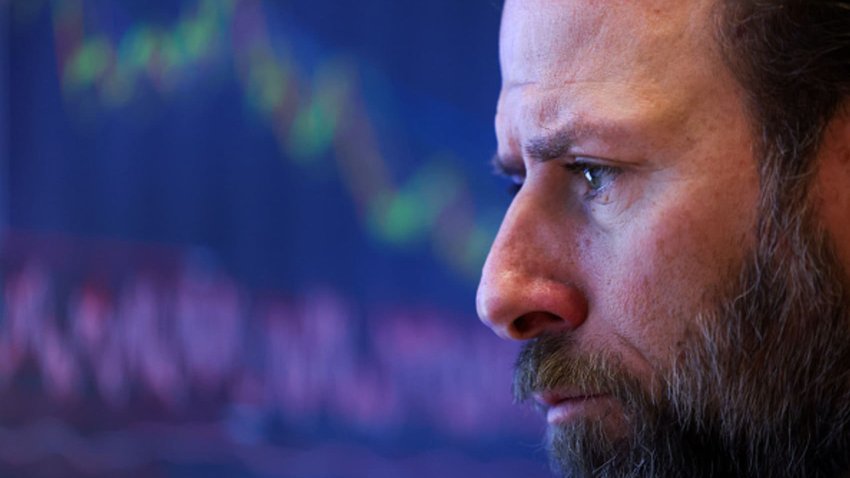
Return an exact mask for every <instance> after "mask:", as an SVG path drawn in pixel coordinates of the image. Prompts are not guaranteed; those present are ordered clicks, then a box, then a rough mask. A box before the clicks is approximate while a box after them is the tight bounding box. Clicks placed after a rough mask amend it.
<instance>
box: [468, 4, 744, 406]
mask: <svg viewBox="0 0 850 478" xmlns="http://www.w3.org/2000/svg"><path fill="white" fill-rule="evenodd" d="M709 6H710V5H708V4H707V2H675V1H670V2H646V1H639V2H613V1H612V2H599V1H595V0H584V1H583V0H521V1H511V0H509V1H508V2H507V4H506V5H505V11H504V18H503V24H502V35H501V62H502V74H503V89H502V92H501V96H500V98H499V105H498V113H497V116H496V132H497V136H498V156H499V158H501V159H500V160H499V162H500V163H501V164H500V166H501V168H502V169H504V170H505V171H507V172H508V173H509V174H512V175H516V176H517V180H521V181H522V187H521V189H520V190H519V192H518V193H517V195H516V197H515V199H514V201H513V203H512V204H511V207H510V209H509V210H508V212H507V214H506V216H505V219H504V222H503V223H502V227H501V230H500V231H499V235H498V237H497V239H496V242H495V244H494V245H493V247H492V250H491V251H490V256H489V257H488V260H487V264H486V265H485V267H484V273H483V277H482V280H481V285H480V288H479V291H478V308H479V313H480V315H481V317H482V319H483V320H484V321H485V322H486V323H487V324H488V325H490V326H491V327H492V328H493V329H494V330H495V331H496V332H497V333H498V334H499V335H502V336H505V337H511V338H517V339H528V338H532V337H535V336H537V335H539V334H541V333H544V332H555V333H560V332H564V333H569V334H570V335H571V337H572V340H573V341H574V342H575V346H576V347H577V348H578V349H580V350H582V351H585V352H588V353H591V352H596V351H605V352H608V353H614V354H616V355H618V356H619V357H620V358H621V361H622V364H623V366H624V367H626V368H627V369H628V370H629V372H630V373H631V374H633V375H634V376H636V377H639V378H640V380H641V381H642V382H643V383H645V384H647V386H650V384H651V382H652V381H653V380H654V379H655V377H656V376H657V370H658V369H659V368H665V367H668V366H669V365H670V364H671V362H672V360H673V358H674V357H673V354H674V353H676V351H677V347H676V344H677V342H679V341H680V340H681V338H682V336H683V334H684V330H685V329H686V328H687V327H688V326H689V324H688V321H689V319H688V317H692V316H693V315H694V313H695V312H697V311H700V310H701V309H703V308H705V307H706V306H707V305H708V304H709V301H710V300H711V299H712V297H710V296H708V295H707V294H708V293H710V292H712V291H713V290H714V289H715V288H716V285H717V284H718V283H719V282H721V281H723V280H725V279H726V278H727V277H728V274H729V272H730V271H731V270H733V269H734V270H735V271H737V269H738V264H740V262H741V260H742V257H743V255H744V252H745V251H746V250H747V248H748V247H750V246H751V245H752V243H753V238H752V237H751V236H752V231H753V227H754V217H755V216H754V215H755V210H756V200H757V197H758V190H759V183H758V178H757V174H756V168H755V160H754V159H753V153H752V144H751V141H750V136H749V134H748V131H749V130H748V127H747V123H746V117H745V114H744V111H743V107H742V102H741V100H740V99H739V97H738V96H737V95H738V90H737V89H736V87H735V83H734V82H733V81H732V79H731V78H730V77H729V75H728V74H727V73H726V70H725V68H724V67H723V65H722V64H721V63H720V61H719V60H718V59H717V57H716V55H715V53H714V52H713V50H712V45H714V41H713V39H712V36H711V32H710V31H709V30H708V25H709V23H708V15H709V8H708V7H709ZM541 156H542V157H541ZM555 392H556V393H557V391H555ZM595 402H596V400H585V401H584V402H582V403H581V404H580V405H577V406H576V407H572V408H574V409H576V410H575V412H576V413H575V414H577V415H582V414H584V413H586V412H589V411H590V409H594V410H597V409H601V408H605V409H606V410H607V409H608V408H609V407H608V405H615V404H606V406H605V407H601V406H597V405H598V404H597V403H595ZM597 411H599V410H597ZM571 413H572V412H571ZM553 415H557V414H556V413H554V412H553ZM552 418H557V417H552Z"/></svg>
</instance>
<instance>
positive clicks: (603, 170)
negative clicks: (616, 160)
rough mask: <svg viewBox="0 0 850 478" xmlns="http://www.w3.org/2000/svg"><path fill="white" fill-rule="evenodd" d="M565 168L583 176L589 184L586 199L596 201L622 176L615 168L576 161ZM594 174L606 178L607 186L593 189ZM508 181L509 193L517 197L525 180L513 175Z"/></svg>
mask: <svg viewBox="0 0 850 478" xmlns="http://www.w3.org/2000/svg"><path fill="white" fill-rule="evenodd" d="M564 168H565V169H566V170H567V171H569V172H570V173H572V174H574V175H576V176H581V178H582V179H583V180H584V181H586V182H587V185H588V191H587V193H585V199H588V200H592V199H595V198H596V197H597V196H598V195H599V194H600V193H602V192H605V190H606V189H607V188H608V186H609V185H610V184H611V182H612V181H613V180H614V179H616V178H617V176H618V175H619V174H620V170H619V169H617V168H615V167H612V166H605V165H601V164H593V163H586V162H584V161H576V162H574V163H570V164H566V165H564ZM594 172H595V173H596V174H597V175H600V176H603V177H604V178H605V179H603V180H605V181H606V182H605V184H603V185H600V186H598V187H595V188H594V187H591V184H590V183H591V177H589V175H590V174H593V173H594ZM508 179H509V180H510V181H511V184H510V186H509V188H508V191H509V193H510V194H511V196H516V195H517V193H519V191H520V189H522V183H523V181H524V179H525V178H521V177H519V176H514V175H511V176H508Z"/></svg>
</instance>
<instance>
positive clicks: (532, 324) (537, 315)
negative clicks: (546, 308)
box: [511, 312, 567, 339]
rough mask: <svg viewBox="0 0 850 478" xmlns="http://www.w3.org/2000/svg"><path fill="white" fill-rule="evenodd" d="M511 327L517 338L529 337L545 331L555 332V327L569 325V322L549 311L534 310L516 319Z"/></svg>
mask: <svg viewBox="0 0 850 478" xmlns="http://www.w3.org/2000/svg"><path fill="white" fill-rule="evenodd" d="M511 327H512V328H513V332H514V335H515V336H516V338H518V339H529V338H532V337H536V336H537V335H539V334H540V333H541V332H544V331H552V332H554V331H555V330H554V329H560V328H563V327H567V323H566V322H565V321H564V320H563V319H561V318H559V317H558V316H556V315H554V314H551V313H548V312H532V313H530V314H525V315H523V316H521V317H518V318H516V319H514V321H513V324H511Z"/></svg>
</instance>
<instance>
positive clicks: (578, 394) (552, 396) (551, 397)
mask: <svg viewBox="0 0 850 478" xmlns="http://www.w3.org/2000/svg"><path fill="white" fill-rule="evenodd" d="M599 395H603V394H602V393H599V392H588V391H582V390H578V389H561V390H546V391H543V392H539V393H536V394H535V395H534V399H535V400H536V401H537V403H539V404H541V405H545V406H548V407H554V406H556V405H558V404H559V403H562V402H565V401H567V400H579V399H586V398H591V397H596V396H599Z"/></svg>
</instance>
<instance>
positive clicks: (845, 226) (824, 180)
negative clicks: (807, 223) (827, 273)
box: [811, 107, 850, 270]
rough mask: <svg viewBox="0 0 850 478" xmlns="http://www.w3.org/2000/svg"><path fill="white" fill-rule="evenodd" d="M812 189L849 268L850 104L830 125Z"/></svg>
mask: <svg viewBox="0 0 850 478" xmlns="http://www.w3.org/2000/svg"><path fill="white" fill-rule="evenodd" d="M811 192H812V196H811V197H812V200H813V201H814V206H815V210H816V211H818V212H819V215H820V219H821V221H822V224H823V226H824V227H825V228H826V230H827V232H828V233H829V234H830V236H831V237H832V240H833V243H834V245H835V247H836V248H837V252H838V254H839V257H840V258H841V260H842V263H843V265H844V267H845V268H846V269H847V270H850V107H845V108H842V109H841V110H840V111H839V112H838V114H837V115H836V116H835V117H834V118H833V119H832V120H831V121H830V123H829V125H828V127H827V130H826V132H825V134H824V137H823V141H822V143H821V147H820V151H819V152H818V157H817V170H816V173H815V178H814V183H813V188H812V191H811Z"/></svg>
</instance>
